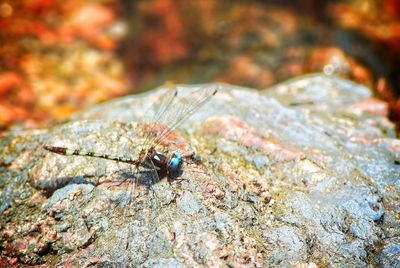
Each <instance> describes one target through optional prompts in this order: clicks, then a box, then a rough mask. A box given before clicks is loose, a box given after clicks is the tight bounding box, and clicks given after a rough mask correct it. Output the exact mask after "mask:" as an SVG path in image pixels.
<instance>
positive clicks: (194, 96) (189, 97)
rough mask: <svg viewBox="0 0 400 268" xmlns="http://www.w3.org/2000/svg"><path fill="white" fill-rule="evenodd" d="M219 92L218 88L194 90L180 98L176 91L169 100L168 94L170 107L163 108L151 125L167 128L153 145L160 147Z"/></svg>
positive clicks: (156, 136)
mask: <svg viewBox="0 0 400 268" xmlns="http://www.w3.org/2000/svg"><path fill="white" fill-rule="evenodd" d="M217 91H218V86H208V87H202V88H199V89H196V90H193V91H191V92H189V93H188V94H186V95H184V96H182V97H179V96H178V92H177V90H176V89H175V91H174V93H173V98H169V94H171V93H168V95H167V97H166V100H168V105H166V106H161V107H162V108H163V109H162V112H161V113H160V112H157V117H156V118H155V120H154V121H153V122H152V123H151V124H154V126H155V125H157V124H163V125H165V126H167V128H165V129H164V130H163V131H161V132H159V133H157V135H155V137H154V138H153V139H152V141H151V143H152V145H154V146H156V145H158V144H159V143H160V142H161V141H162V140H163V139H164V138H165V137H166V136H168V135H169V134H170V132H171V131H173V130H175V129H176V128H177V127H178V126H179V125H180V124H182V122H183V121H185V120H186V119H187V118H188V117H189V116H191V115H192V114H193V113H194V112H195V111H197V110H198V109H200V108H201V107H202V106H203V105H204V104H205V103H207V102H208V101H209V100H210V99H211V97H212V96H214V95H215V94H216V93H217Z"/></svg>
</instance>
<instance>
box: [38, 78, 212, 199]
mask: <svg viewBox="0 0 400 268" xmlns="http://www.w3.org/2000/svg"><path fill="white" fill-rule="evenodd" d="M217 91H218V88H217V87H215V86H214V87H210V86H209V87H202V88H198V89H196V90H193V91H191V92H190V93H189V94H186V95H184V96H182V97H180V96H179V94H178V90H177V89H175V90H168V91H167V92H166V93H165V94H164V95H163V96H161V102H160V104H159V106H158V109H156V110H157V112H156V113H155V115H154V118H153V119H152V120H151V121H150V122H149V123H146V124H144V125H143V126H144V141H143V143H142V144H140V145H138V146H140V150H139V153H138V154H137V156H134V157H128V156H118V155H111V154H106V153H99V152H92V151H87V150H84V149H76V148H67V147H58V146H50V145H45V146H44V149H46V150H47V151H50V152H53V153H56V154H60V155H65V156H87V157H96V158H103V159H108V160H113V161H118V162H124V163H128V164H131V165H133V166H134V168H135V170H136V171H138V170H139V168H140V167H144V168H146V169H147V170H149V171H150V172H151V173H153V175H152V176H155V177H157V178H158V179H159V178H160V177H164V176H167V177H168V178H170V177H173V176H174V175H175V174H176V173H177V172H178V171H179V170H180V168H181V166H182V163H183V161H184V159H183V156H182V154H181V153H180V152H178V151H174V152H172V154H170V155H166V154H164V153H161V152H159V151H157V147H159V145H160V144H161V143H162V142H163V141H164V140H165V139H166V138H167V137H168V135H169V134H170V133H171V132H172V131H174V130H175V129H176V128H177V127H178V126H179V125H180V124H181V123H182V122H183V121H184V120H186V119H187V118H188V117H189V116H191V115H192V114H193V113H194V112H195V111H197V110H198V109H199V108H200V107H202V106H203V105H204V104H205V103H206V102H207V101H209V100H210V98H211V97H212V96H214V95H215V94H216V93H217ZM136 173H138V172H136ZM154 174H155V175H154ZM135 179H137V178H135ZM136 182H137V181H136ZM131 191H132V190H131ZM129 202H130V201H129Z"/></svg>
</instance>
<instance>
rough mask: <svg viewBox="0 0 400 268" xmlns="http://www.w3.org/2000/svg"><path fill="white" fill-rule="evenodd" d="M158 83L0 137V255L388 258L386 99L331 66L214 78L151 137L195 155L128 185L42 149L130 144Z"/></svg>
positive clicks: (217, 262) (393, 221) (242, 262)
mask: <svg viewBox="0 0 400 268" xmlns="http://www.w3.org/2000/svg"><path fill="white" fill-rule="evenodd" d="M198 87H199V86H198V85H193V86H180V87H179V90H180V91H181V92H185V91H186V92H188V91H190V90H191V89H193V88H198ZM164 91H165V89H163V88H160V89H157V90H155V91H152V92H149V93H146V94H143V95H139V96H131V97H125V98H122V99H119V100H115V101H111V102H108V103H105V104H103V105H100V106H96V107H94V108H92V109H91V110H88V111H86V112H83V113H81V114H77V115H75V116H74V117H73V118H72V119H71V120H70V121H69V122H66V123H65V124H62V125H59V126H55V127H54V128H52V129H43V130H26V131H25V130H14V131H11V132H9V133H8V135H6V136H4V137H3V138H2V139H1V144H0V149H1V152H2V154H1V164H2V166H1V174H0V190H1V192H0V194H1V196H0V213H1V216H0V223H1V229H0V241H1V242H0V251H1V255H0V266H2V265H3V266H6V265H17V264H21V263H24V264H42V265H44V266H47V265H59V266H60V267H61V266H67V265H71V266H73V267H87V266H95V267H109V266H112V267H124V266H126V267H128V266H144V267H200V266H214V267H220V266H224V265H231V266H233V267H239V266H245V267H265V266H269V267H292V266H296V267H366V266H368V265H370V266H373V267H374V266H378V267H398V266H400V262H399V256H400V241H399V239H398V237H399V233H400V224H399V213H400V209H399V208H400V206H399V204H400V191H399V190H400V182H399V174H400V173H399V172H400V141H399V140H397V139H396V138H395V132H394V127H393V125H392V124H391V123H390V122H389V121H388V119H387V118H386V117H384V116H382V115H384V114H385V112H386V111H385V109H387V107H386V105H385V104H384V103H382V102H380V101H378V100H376V99H374V98H372V96H371V93H370V91H369V90H368V89H366V88H364V87H362V86H360V85H357V84H354V83H352V82H349V81H345V80H342V79H340V78H336V77H329V76H323V75H319V74H315V75H310V76H306V77H301V78H298V79H295V80H291V81H288V82H285V83H283V84H280V85H277V86H275V87H273V88H269V89H265V90H261V91H256V90H252V89H245V88H239V87H234V86H230V85H220V90H219V92H218V94H217V95H216V96H214V97H213V98H212V99H211V101H210V102H209V103H207V104H206V105H205V106H204V107H202V108H201V109H200V110H199V111H198V112H196V113H195V114H194V115H193V116H191V117H190V118H189V119H188V120H186V121H185V122H184V123H183V125H182V126H181V127H180V128H179V129H177V130H176V131H174V133H173V134H171V135H170V136H169V137H168V140H167V141H165V142H164V143H162V144H161V145H160V148H159V149H160V150H162V151H164V152H166V153H167V152H170V151H172V150H179V151H182V152H183V153H184V154H187V155H188V154H190V153H191V152H195V153H196V155H197V156H198V157H197V158H196V159H197V160H196V161H194V160H187V161H186V162H185V163H184V165H183V168H182V174H180V176H179V177H178V178H176V179H175V180H172V181H171V180H170V181H168V180H167V179H165V178H161V179H160V180H154V176H151V175H150V174H147V173H146V172H144V173H143V174H140V175H138V174H136V176H140V180H139V182H140V183H138V184H137V185H136V187H135V190H134V191H130V189H131V185H132V182H133V181H135V179H134V178H135V175H134V174H135V170H134V168H133V167H132V166H131V165H129V164H124V163H118V162H115V161H110V160H104V159H97V158H89V157H82V156H62V155H56V154H53V153H50V152H48V151H45V150H43V147H42V146H43V145H44V144H51V145H59V146H69V147H72V148H77V147H78V148H84V149H86V150H95V151H98V152H112V153H113V154H121V155H128V156H135V154H137V153H138V149H137V148H138V144H140V143H141V142H142V141H143V124H141V123H140V122H142V121H143V118H151V116H152V113H153V112H152V110H151V107H152V103H154V102H156V101H157V100H158V99H159V97H160V96H161V94H162V93H163V92H164ZM199 160H201V161H199ZM130 196H131V198H130ZM130 199H131V200H132V202H131V203H129V200H130ZM127 204H129V205H127Z"/></svg>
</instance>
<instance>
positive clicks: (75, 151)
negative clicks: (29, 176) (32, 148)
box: [44, 146, 138, 165]
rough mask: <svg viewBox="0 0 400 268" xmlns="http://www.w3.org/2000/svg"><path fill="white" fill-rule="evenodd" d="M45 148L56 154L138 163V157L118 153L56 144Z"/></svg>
mask: <svg viewBox="0 0 400 268" xmlns="http://www.w3.org/2000/svg"><path fill="white" fill-rule="evenodd" d="M44 149H46V150H47V151H50V152H53V153H56V154H60V155H66V156H72V155H80V156H89V157H96V158H103V159H108V160H114V161H118V162H124V163H129V164H134V165H135V164H137V163H138V160H137V159H134V158H131V157H127V156H116V155H110V154H103V153H96V152H89V151H86V150H78V149H71V148H65V147H56V146H44Z"/></svg>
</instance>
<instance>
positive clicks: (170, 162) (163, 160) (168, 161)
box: [150, 151, 183, 175]
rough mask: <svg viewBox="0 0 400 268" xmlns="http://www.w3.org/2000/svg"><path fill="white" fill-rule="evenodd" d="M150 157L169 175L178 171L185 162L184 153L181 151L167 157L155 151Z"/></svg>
mask: <svg viewBox="0 0 400 268" xmlns="http://www.w3.org/2000/svg"><path fill="white" fill-rule="evenodd" d="M150 159H151V161H152V162H153V164H154V165H155V166H156V167H158V168H159V169H160V170H163V171H164V172H166V173H167V175H168V174H173V173H174V172H176V171H178V170H179V168H180V166H181V165H182V162H183V159H182V155H181V154H180V153H179V152H174V153H173V154H172V155H171V157H167V156H165V155H164V154H162V153H159V152H156V151H154V152H153V153H152V154H151V155H150Z"/></svg>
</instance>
